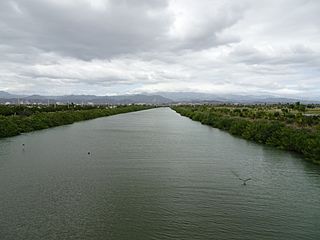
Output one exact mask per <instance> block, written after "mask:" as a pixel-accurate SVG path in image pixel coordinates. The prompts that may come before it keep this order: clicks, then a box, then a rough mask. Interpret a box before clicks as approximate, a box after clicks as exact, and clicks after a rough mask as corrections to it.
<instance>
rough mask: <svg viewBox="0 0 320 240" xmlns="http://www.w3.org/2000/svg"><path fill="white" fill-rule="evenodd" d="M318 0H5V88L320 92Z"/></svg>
mask: <svg viewBox="0 0 320 240" xmlns="http://www.w3.org/2000/svg"><path fill="white" fill-rule="evenodd" d="M319 11H320V2H318V1H312V0H261V1H254V0H243V1H232V0H223V1H221V0H219V1H218V0H199V1H193V0H65V1H56V0H3V1H1V2H0V64H1V65H0V90H8V91H11V92H17V93H18V92H19V93H43V94H66V93H90V94H111V93H112V94H117V93H128V92H134V93H136V92H153V91H199V92H201V91H202V92H219V93H250V94H261V93H276V94H279V95H285V96H298V97H315V98H320V97H319V96H320V88H319V86H320V60H319V59H320V42H319V39H320V30H319V27H318V26H319V24H320V17H319V14H318V13H319Z"/></svg>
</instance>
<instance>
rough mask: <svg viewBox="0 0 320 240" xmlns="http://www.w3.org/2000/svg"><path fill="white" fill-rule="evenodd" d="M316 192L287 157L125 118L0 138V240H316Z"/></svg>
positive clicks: (179, 123) (314, 169)
mask: <svg viewBox="0 0 320 240" xmlns="http://www.w3.org/2000/svg"><path fill="white" fill-rule="evenodd" d="M23 143H25V150H24V151H23V149H22V144H23ZM89 151H90V152H91V154H90V155H88V154H87V153H88V152H89ZM232 171H235V172H236V173H237V174H239V176H241V177H251V178H253V180H252V181H249V182H248V184H247V185H246V186H243V185H242V182H241V181H239V180H238V179H237V178H236V177H235V176H234V175H233V174H232ZM319 186H320V168H319V166H316V165H312V164H310V163H307V162H305V161H303V160H302V159H300V158H299V156H296V155H294V154H291V153H287V152H283V151H280V150H276V149H273V148H269V147H264V146H261V145H257V144H254V143H251V142H248V141H245V140H242V139H239V138H235V137H232V136H230V135H229V134H227V133H225V132H222V131H220V130H217V129H213V128H210V127H207V126H204V125H201V124H199V123H197V122H193V121H191V120H189V119H187V118H185V117H181V116H179V115H178V114H176V113H175V112H173V111H172V110H170V109H168V108H161V109H153V110H147V111H142V112H135V113H129V114H122V115H118V116H112V117H107V118H101V119H96V120H92V121H87V122H81V123H76V124H73V125H69V126H64V127H58V128H54V129H48V130H44V131H38V132H34V133H30V134H26V135H23V136H18V137H14V138H10V139H5V140H1V141H0V196H1V198H0V213H1V215H0V234H1V236H0V239H15V240H16V239H32V240H34V239H139V240H141V239H320V192H319Z"/></svg>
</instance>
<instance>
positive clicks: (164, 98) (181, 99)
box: [0, 91, 320, 104]
mask: <svg viewBox="0 0 320 240" xmlns="http://www.w3.org/2000/svg"><path fill="white" fill-rule="evenodd" d="M297 101H300V102H303V103H320V101H318V100H307V99H297V98H284V97H277V96H271V95H261V96H254V95H236V94H234V95H231V94H228V95H227V94H224V95H222V94H220V95H219V94H208V93H196V92H157V93H154V94H133V95H129V94H128V95H116V96H107V95H106V96H96V95H63V96H42V95H16V94H10V93H8V92H5V91H0V103H12V104H14V103H18V102H19V103H30V104H31V103H40V104H47V103H48V102H49V103H62V104H65V103H75V104H171V103H248V104H259V103H269V104H271V103H292V102H297Z"/></svg>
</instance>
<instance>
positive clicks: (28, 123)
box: [0, 105, 151, 138]
mask: <svg viewBox="0 0 320 240" xmlns="http://www.w3.org/2000/svg"><path fill="white" fill-rule="evenodd" d="M149 108H151V106H146V105H130V106H117V107H114V108H106V107H99V108H98V107H90V109H86V107H84V108H83V109H81V110H79V109H78V108H72V109H69V110H64V111H52V112H50V111H43V112H36V113H34V114H31V115H17V114H15V115H9V116H5V115H0V138H3V137H11V136H16V135H19V134H21V133H26V132H31V131H35V130H41V129H46V128H51V127H56V126H61V125H66V124H71V123H74V122H78V121H84V120H89V119H94V118H99V117H105V116H110V115H115V114H120V113H127V112H133V111H139V110H145V109H149ZM47 110H48V109H47Z"/></svg>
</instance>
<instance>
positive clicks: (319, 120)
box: [172, 102, 320, 164]
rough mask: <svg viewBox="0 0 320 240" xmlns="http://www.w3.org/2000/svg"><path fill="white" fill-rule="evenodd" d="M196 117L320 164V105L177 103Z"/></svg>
mask: <svg viewBox="0 0 320 240" xmlns="http://www.w3.org/2000/svg"><path fill="white" fill-rule="evenodd" d="M172 109H173V110H175V111H176V112H178V113H179V114H181V115H183V116H186V117H189V118H191V119H192V120H195V121H200V122H201V123H203V124H206V125H209V126H212V127H215V128H219V129H222V130H225V131H228V132H229V133H231V134H233V135H235V136H240V137H242V138H244V139H247V140H251V141H254V142H257V143H262V144H266V145H270V146H274V147H277V148H279V149H284V150H289V151H294V152H297V153H299V154H302V155H303V156H304V157H305V159H307V160H309V161H312V162H314V163H317V164H320V114H319V113H320V111H319V106H317V105H312V104H311V105H302V104H300V103H299V102H297V103H295V104H277V105H249V106H237V105H216V106H213V105H198V106H190V105H186V106H174V107H172Z"/></svg>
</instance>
